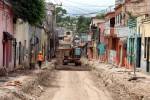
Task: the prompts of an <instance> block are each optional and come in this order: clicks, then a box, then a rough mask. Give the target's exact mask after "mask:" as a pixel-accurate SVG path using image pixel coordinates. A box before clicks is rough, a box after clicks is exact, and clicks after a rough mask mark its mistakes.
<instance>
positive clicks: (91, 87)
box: [39, 70, 112, 100]
mask: <svg viewBox="0 0 150 100" xmlns="http://www.w3.org/2000/svg"><path fill="white" fill-rule="evenodd" d="M56 73H57V77H56V79H54V82H53V84H52V86H51V88H48V89H47V90H45V92H44V93H43V94H42V96H41V97H40V98H39V100H112V98H111V96H110V94H109V93H108V92H107V90H105V89H99V88H97V86H96V85H95V83H94V79H93V76H92V75H91V74H90V71H69V70H68V71H62V70H61V71H56Z"/></svg>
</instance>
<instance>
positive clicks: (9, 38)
mask: <svg viewBox="0 0 150 100" xmlns="http://www.w3.org/2000/svg"><path fill="white" fill-rule="evenodd" d="M3 36H4V40H13V39H14V37H13V35H11V34H10V33H8V32H3Z"/></svg>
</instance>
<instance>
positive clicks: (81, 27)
mask: <svg viewBox="0 0 150 100" xmlns="http://www.w3.org/2000/svg"><path fill="white" fill-rule="evenodd" d="M90 22H91V18H90V17H84V16H80V17H79V18H78V22H77V32H78V33H84V32H87V31H88V29H89V25H90Z"/></svg>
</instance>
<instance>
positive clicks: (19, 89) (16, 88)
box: [0, 62, 55, 100]
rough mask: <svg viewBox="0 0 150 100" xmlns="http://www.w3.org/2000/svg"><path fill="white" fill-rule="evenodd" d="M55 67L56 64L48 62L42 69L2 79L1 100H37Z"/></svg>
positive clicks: (0, 85)
mask: <svg viewBox="0 0 150 100" xmlns="http://www.w3.org/2000/svg"><path fill="white" fill-rule="evenodd" d="M54 66H55V65H54V62H48V63H47V64H43V67H42V69H35V70H26V71H20V72H15V73H11V74H9V76H8V77H7V78H6V77H0V100H24V99H25V100H35V98H36V96H38V95H39V94H40V93H41V92H42V87H43V86H42V85H43V82H44V81H46V80H48V79H47V77H48V76H49V75H50V72H51V70H52V69H53V68H54ZM34 89H35V90H36V91H35V90H34ZM32 91H34V92H33V93H32ZM31 94H33V95H34V96H32V95H31Z"/></svg>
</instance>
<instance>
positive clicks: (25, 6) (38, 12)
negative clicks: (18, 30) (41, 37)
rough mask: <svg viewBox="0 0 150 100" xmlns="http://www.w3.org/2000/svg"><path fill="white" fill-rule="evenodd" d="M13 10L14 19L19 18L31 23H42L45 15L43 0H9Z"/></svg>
mask: <svg viewBox="0 0 150 100" xmlns="http://www.w3.org/2000/svg"><path fill="white" fill-rule="evenodd" d="M10 3H11V4H12V8H13V12H14V20H17V19H18V18H21V19H22V20H23V21H28V22H29V23H30V24H31V25H36V24H39V23H42V21H43V18H44V17H45V14H46V13H45V2H44V0H10Z"/></svg>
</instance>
